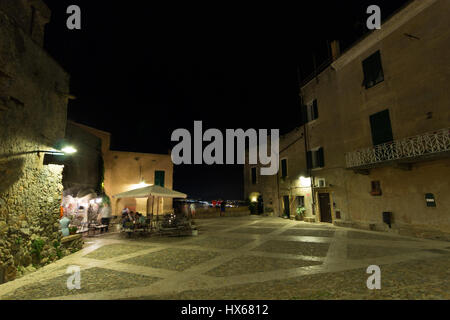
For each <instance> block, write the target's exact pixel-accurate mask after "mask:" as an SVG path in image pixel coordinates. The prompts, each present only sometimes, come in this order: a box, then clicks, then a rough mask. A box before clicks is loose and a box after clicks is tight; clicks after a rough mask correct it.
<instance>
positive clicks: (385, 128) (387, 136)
mask: <svg viewBox="0 0 450 320" xmlns="http://www.w3.org/2000/svg"><path fill="white" fill-rule="evenodd" d="M370 129H371V131H372V143H373V145H374V146H376V145H379V144H382V143H386V142H391V141H392V140H394V138H393V135H392V127H391V119H390V117H389V110H388V109H386V110H383V111H381V112H378V113H375V114H373V115H371V116H370Z"/></svg>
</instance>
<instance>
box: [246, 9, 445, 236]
mask: <svg viewBox="0 0 450 320" xmlns="http://www.w3.org/2000/svg"><path fill="white" fill-rule="evenodd" d="M448 12H450V2H449V1H445V0H416V1H411V2H410V3H409V4H408V5H407V6H405V7H404V8H402V9H401V10H400V11H398V12H397V13H396V14H395V15H393V16H392V17H391V18H389V19H388V20H387V21H386V22H385V23H384V24H383V25H382V27H381V29H380V30H375V31H374V32H372V33H370V34H368V35H367V36H366V37H364V38H363V39H361V40H360V41H359V42H357V43H356V44H355V45H354V46H352V47H351V48H349V49H348V50H347V51H346V52H343V53H342V54H341V53H340V52H339V50H338V47H339V46H338V45H336V43H334V45H333V47H332V50H331V51H332V53H333V61H332V62H331V63H330V64H329V65H328V67H327V68H325V69H324V70H323V71H322V72H320V73H319V74H318V75H317V76H316V77H314V78H313V79H311V80H310V81H309V82H308V83H306V84H304V85H303V86H302V87H301V97H302V101H303V106H302V109H303V110H302V111H303V112H302V113H303V114H304V118H305V119H306V122H307V123H306V124H305V126H304V128H303V130H302V131H304V132H305V133H306V134H305V137H306V144H305V145H306V147H305V149H304V150H307V152H306V157H305V159H306V163H307V166H306V167H307V169H308V173H309V176H310V177H311V180H312V194H313V195H314V201H313V205H312V208H311V210H310V212H307V217H308V218H312V219H313V220H315V221H325V222H332V223H335V224H340V225H345V226H352V227H359V228H366V229H372V230H384V231H391V232H397V233H403V234H421V235H426V234H430V235H436V234H442V233H448V232H450V197H449V194H450V184H449V179H448V177H450V158H449V153H450V132H449V131H450V108H449V101H450V91H449V90H448V87H449V85H448V84H449V81H450V64H449V62H448V57H449V56H450V21H449V19H448V17H447V13H448ZM303 152H304V151H303ZM281 158H282V156H281ZM288 161H289V160H288ZM247 195H248V194H247ZM313 213H316V214H315V215H314V214H313Z"/></svg>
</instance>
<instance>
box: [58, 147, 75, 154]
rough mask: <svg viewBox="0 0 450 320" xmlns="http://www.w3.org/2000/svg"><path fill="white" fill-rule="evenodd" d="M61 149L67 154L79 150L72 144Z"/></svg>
mask: <svg viewBox="0 0 450 320" xmlns="http://www.w3.org/2000/svg"><path fill="white" fill-rule="evenodd" d="M61 151H62V152H64V153H65V154H72V153H75V152H77V149H75V148H74V147H72V146H66V147H64V148H62V149H61Z"/></svg>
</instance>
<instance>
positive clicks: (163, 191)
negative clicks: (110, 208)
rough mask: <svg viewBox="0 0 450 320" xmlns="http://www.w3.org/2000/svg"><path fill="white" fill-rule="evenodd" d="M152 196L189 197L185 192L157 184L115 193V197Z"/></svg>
mask: <svg viewBox="0 0 450 320" xmlns="http://www.w3.org/2000/svg"><path fill="white" fill-rule="evenodd" d="M151 196H154V197H163V198H183V199H185V198H187V195H186V194H184V193H181V192H178V191H175V190H171V189H167V188H164V187H161V186H156V185H153V186H147V187H143V188H139V189H134V190H130V191H126V192H122V193H118V194H116V195H114V196H113V198H116V199H120V198H147V197H151Z"/></svg>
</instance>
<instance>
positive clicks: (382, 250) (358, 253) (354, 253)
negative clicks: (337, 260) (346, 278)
mask: <svg viewBox="0 0 450 320" xmlns="http://www.w3.org/2000/svg"><path fill="white" fill-rule="evenodd" d="M416 251H418V249H416V248H395V247H387V246H381V247H378V246H365V245H360V244H353V243H349V244H348V245H347V257H348V258H349V259H366V258H377V257H384V256H392V255H398V254H404V253H413V252H416Z"/></svg>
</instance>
